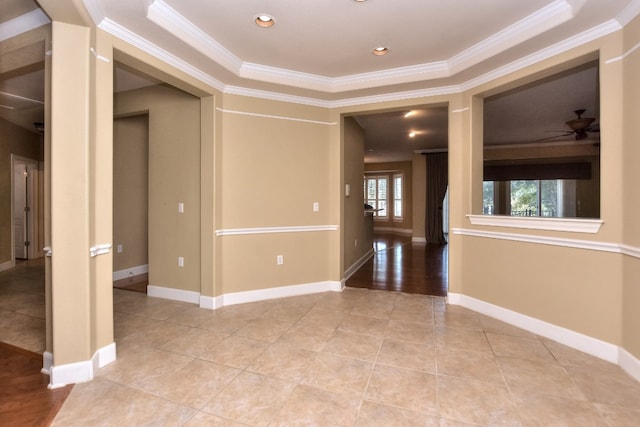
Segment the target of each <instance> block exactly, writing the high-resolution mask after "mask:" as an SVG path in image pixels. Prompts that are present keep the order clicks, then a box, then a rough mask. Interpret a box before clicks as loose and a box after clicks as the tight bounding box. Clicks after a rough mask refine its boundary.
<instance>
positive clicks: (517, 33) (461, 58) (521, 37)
mask: <svg viewBox="0 0 640 427" xmlns="http://www.w3.org/2000/svg"><path fill="white" fill-rule="evenodd" d="M574 3H576V4H574V5H571V4H570V3H569V2H568V1H565V0H556V1H554V2H553V3H551V4H549V5H548V6H546V7H543V8H542V9H540V10H537V11H536V12H534V13H532V14H530V15H528V16H526V17H525V18H523V19H521V20H520V21H518V22H516V23H514V24H512V25H510V26H509V27H507V28H505V29H503V30H501V31H498V32H497V33H495V34H493V35H492V36H490V37H488V38H486V39H484V40H482V41H481V42H479V43H477V44H475V45H474V46H472V47H470V48H469V49H466V50H464V51H463V52H461V53H459V54H457V55H455V56H454V57H453V58H451V59H449V60H448V61H447V62H448V65H449V68H450V69H451V74H456V73H459V72H460V71H463V70H466V69H467V68H469V67H472V66H473V65H475V64H478V63H480V62H482V61H484V60H486V59H488V58H490V57H492V56H494V55H496V54H498V53H500V52H504V51H505V50H507V49H510V48H512V47H514V46H516V45H518V44H519V43H522V42H524V41H526V40H529V39H531V38H533V37H535V36H538V35H540V34H542V33H544V32H545V31H548V30H550V29H552V28H554V27H557V26H558V25H560V24H563V23H565V22H567V21H569V20H570V19H572V18H573V17H574V16H575V15H576V13H577V12H578V11H579V10H580V8H582V6H584V4H585V3H586V0H578V1H577V2H574Z"/></svg>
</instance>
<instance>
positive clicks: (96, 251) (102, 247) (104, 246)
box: [89, 243, 111, 258]
mask: <svg viewBox="0 0 640 427" xmlns="http://www.w3.org/2000/svg"><path fill="white" fill-rule="evenodd" d="M109 252H111V243H101V244H99V245H95V246H91V247H90V248H89V256H90V257H91V258H94V257H97V256H98V255H106V254H108V253H109Z"/></svg>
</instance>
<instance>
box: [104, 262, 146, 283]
mask: <svg viewBox="0 0 640 427" xmlns="http://www.w3.org/2000/svg"><path fill="white" fill-rule="evenodd" d="M148 272H149V264H144V265H138V266H136V267H129V268H125V269H124V270H119V271H114V272H113V281H114V282H115V281H116V280H122V279H126V278H127V277H133V276H138V275H140V274H145V273H148Z"/></svg>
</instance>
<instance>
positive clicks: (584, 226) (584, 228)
mask: <svg viewBox="0 0 640 427" xmlns="http://www.w3.org/2000/svg"><path fill="white" fill-rule="evenodd" d="M467 218H469V221H471V224H473V225H486V226H490V227H509V228H526V229H530V230H549V231H567V232H574V233H590V234H595V233H598V232H599V231H600V227H601V226H602V224H604V221H603V220H601V219H580V218H543V217H521V216H507V215H472V214H468V215H467Z"/></svg>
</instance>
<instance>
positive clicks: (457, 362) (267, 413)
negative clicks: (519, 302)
mask: <svg viewBox="0 0 640 427" xmlns="http://www.w3.org/2000/svg"><path fill="white" fill-rule="evenodd" d="M26 282H27V283H28V280H27V281H26ZM20 286H22V285H20ZM16 287H19V285H17V284H16V283H12V282H11V280H6V275H3V274H2V273H0V296H1V300H2V301H1V302H0V322H2V323H1V327H2V332H1V333H2V335H1V336H0V338H2V339H3V340H6V339H9V340H10V339H17V340H18V341H17V342H18V343H23V344H24V343H27V344H28V345H31V346H33V347H34V348H32V349H34V351H40V350H39V349H36V348H35V347H38V346H39V345H40V344H38V343H40V340H39V339H35V338H31V339H28V338H15V337H16V336H17V335H20V334H19V333H17V332H15V331H17V328H16V329H15V330H13V329H12V331H13V332H5V328H9V329H11V328H12V327H11V322H14V321H15V320H16V319H22V318H21V316H30V317H32V318H34V319H39V320H42V316H40V315H41V314H42V311H41V309H40V308H37V304H36V303H35V300H36V298H30V297H29V295H39V292H37V289H31V288H30V287H29V285H26V287H25V289H26V290H29V292H22V291H24V290H25V289H15V288H16ZM3 288H12V289H13V292H9V291H6V290H3ZM21 293H24V294H27V295H26V296H25V295H18V296H13V295H14V294H21ZM29 302H30V303H31V304H34V305H33V306H31V307H28V305H29ZM114 321H115V334H116V343H117V347H118V359H117V360H116V361H115V362H114V363H113V364H111V365H109V366H107V367H105V368H103V369H101V370H100V371H99V372H98V375H97V378H96V379H94V380H93V381H91V382H89V383H84V384H77V385H76V386H75V387H74V389H73V391H72V393H71V395H70V397H69V398H68V399H67V401H66V403H65V404H64V406H63V408H62V410H61V411H60V412H59V414H58V416H57V417H56V419H55V421H54V423H53V425H54V426H100V425H115V426H137V425H148V426H156V425H159V426H164V425H171V426H173V425H184V426H190V427H192V426H209V425H228V426H236V425H238V426H240V425H260V426H285V425H318V426H342V425H345V426H413V425H416V426H418V425H419V426H432V425H435V426H473V425H491V426H495V425H508V426H525V425H526V426H551V425H557V426H609V427H613V426H638V425H640V383H638V382H636V381H635V380H633V379H632V378H630V377H629V376H628V375H627V374H625V373H624V372H623V371H622V370H621V369H620V368H619V367H617V366H615V365H612V364H610V363H607V362H603V361H601V360H598V359H596V358H593V357H590V356H588V355H585V354H584V353H580V352H578V351H575V350H572V349H570V348H567V347H565V346H562V345H559V344H557V343H554V342H552V341H549V340H546V339H543V338H540V337H537V336H535V335H533V334H531V333H528V332H526V331H523V330H520V329H517V328H514V327H512V326H509V325H506V324H504V323H501V322H499V321H496V320H494V319H491V318H489V317H486V316H483V315H480V314H477V313H474V312H472V311H470V310H467V309H464V308H461V307H457V306H451V305H447V304H446V303H445V300H444V299H442V298H432V297H426V296H420V295H408V294H401V293H389V292H380V291H367V290H361V289H358V290H355V289H346V290H345V291H344V292H342V293H323V294H316V295H309V296H301V297H292V298H284V299H278V300H271V301H265V302H259V303H251V304H244V305H236V306H228V307H224V308H222V309H219V310H216V311H211V310H205V309H200V308H198V307H196V306H194V305H191V304H185V303H178V302H172V301H167V300H162V299H156V298H151V297H146V296H145V295H143V294H137V293H134V292H127V291H122V290H114ZM18 323H20V324H21V325H27V329H26V332H23V333H22V334H23V335H37V334H36V330H37V329H38V328H37V327H38V326H41V327H42V330H41V331H39V332H38V333H39V334H40V335H43V334H44V332H43V331H44V325H43V323H42V322H39V323H38V322H36V323H33V324H32V323H29V322H28V321H20V322H18ZM20 339H22V341H19V340H20ZM14 343H16V341H14Z"/></svg>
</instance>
